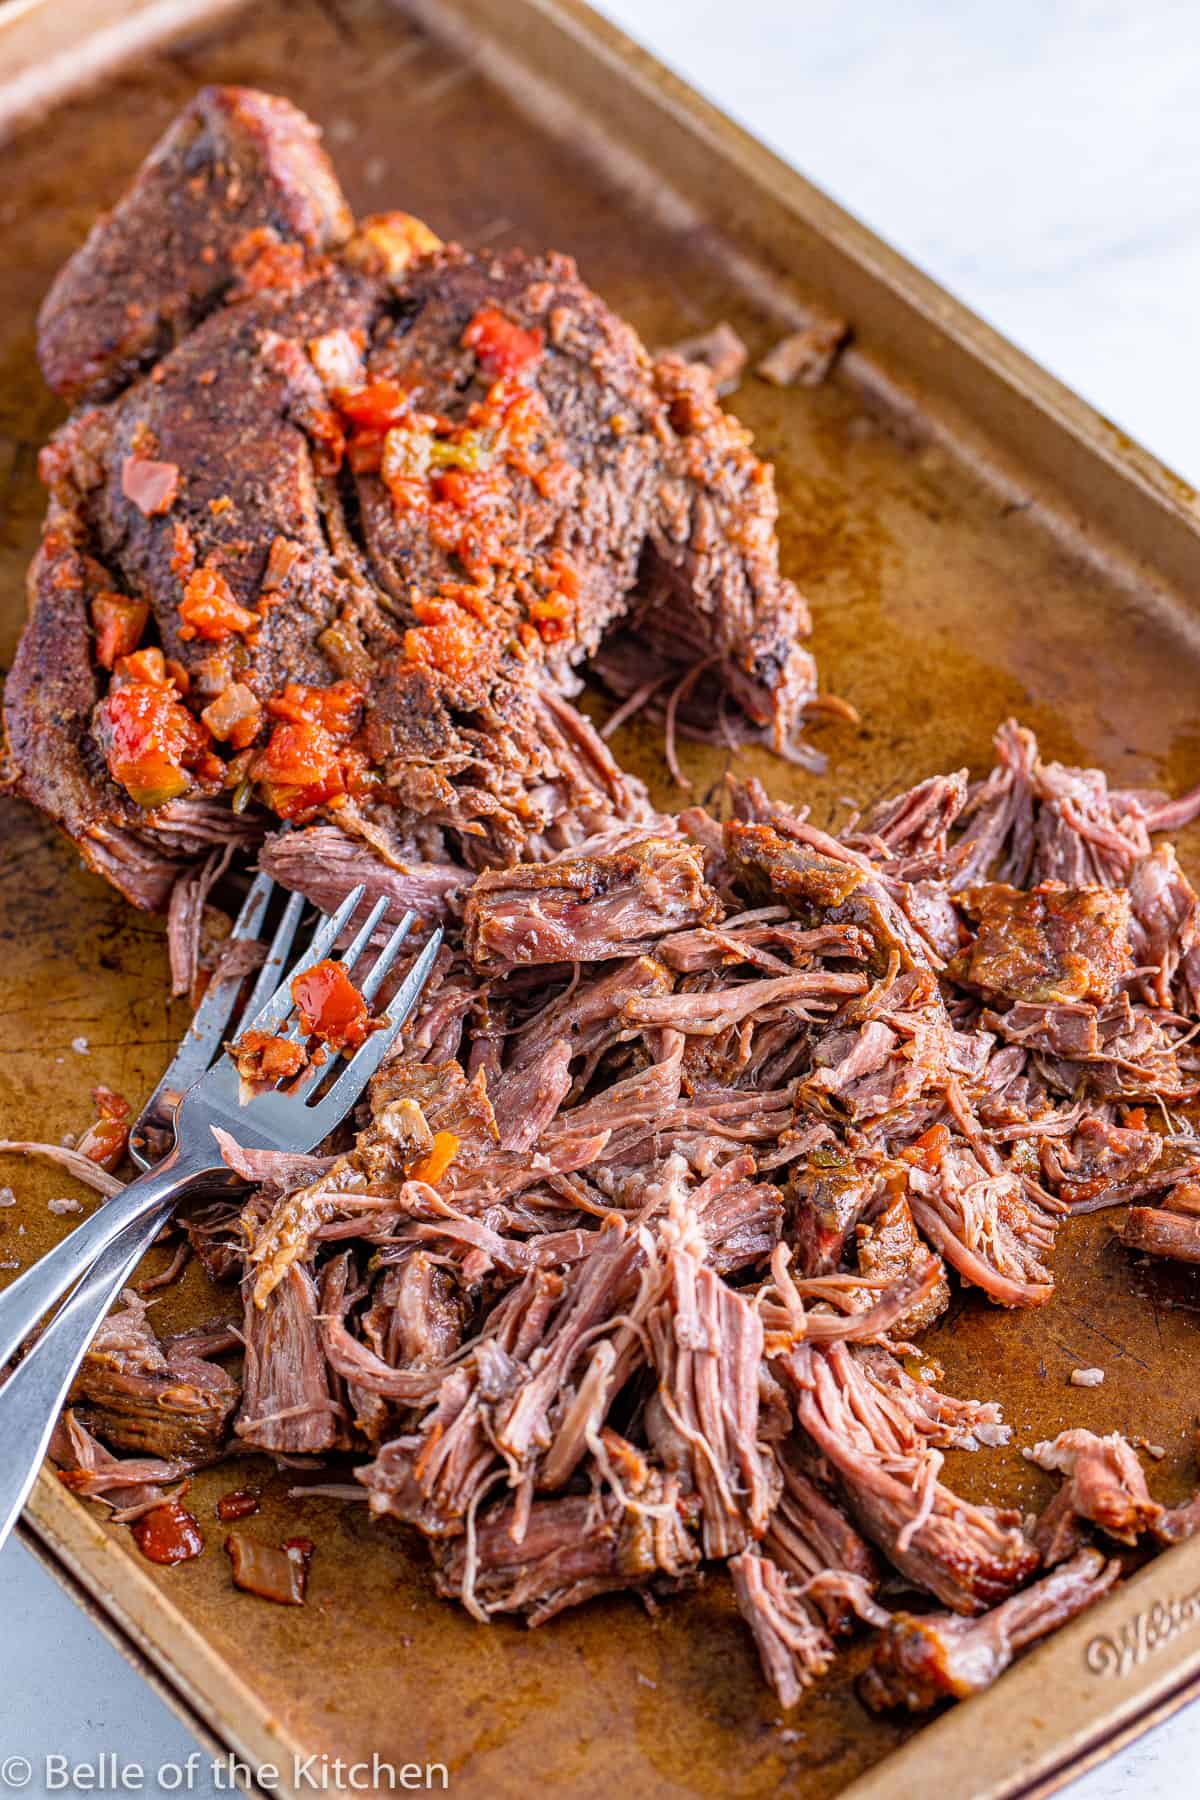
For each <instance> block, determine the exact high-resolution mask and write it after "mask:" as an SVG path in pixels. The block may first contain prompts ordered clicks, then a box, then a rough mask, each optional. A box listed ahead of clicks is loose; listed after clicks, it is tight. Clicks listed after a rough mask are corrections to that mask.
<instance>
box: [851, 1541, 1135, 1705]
mask: <svg viewBox="0 0 1200 1800" xmlns="http://www.w3.org/2000/svg"><path fill="white" fill-rule="evenodd" d="M1120 1574H1121V1565H1120V1563H1119V1562H1116V1561H1112V1562H1106V1561H1105V1560H1104V1558H1103V1557H1102V1556H1101V1555H1100V1553H1099V1551H1096V1550H1080V1551H1079V1552H1078V1554H1077V1555H1075V1556H1074V1557H1072V1559H1071V1561H1070V1562H1065V1563H1063V1564H1061V1565H1060V1567H1058V1568H1057V1569H1055V1570H1053V1572H1052V1573H1051V1574H1049V1575H1045V1576H1043V1577H1042V1579H1041V1580H1040V1581H1035V1582H1034V1583H1033V1585H1032V1587H1028V1588H1026V1589H1025V1590H1024V1592H1023V1593H1020V1594H1014V1595H1013V1596H1012V1598H1011V1599H1010V1600H1005V1601H1004V1602H1003V1603H1002V1604H1001V1605H1000V1606H996V1607H993V1608H992V1610H991V1611H990V1612H986V1613H984V1615H983V1617H982V1618H978V1619H962V1618H958V1617H956V1615H955V1614H954V1613H924V1614H922V1615H921V1616H919V1617H916V1616H914V1615H913V1614H912V1613H906V1612H902V1613H897V1614H896V1615H895V1616H894V1618H893V1619H892V1620H891V1622H890V1624H888V1625H887V1627H886V1628H885V1630H884V1631H883V1633H882V1634H881V1636H880V1637H879V1639H878V1641H877V1643H876V1646H875V1651H874V1655H873V1657H872V1660H871V1666H870V1668H869V1669H868V1670H867V1672H866V1674H865V1675H864V1676H863V1678H862V1681H861V1683H860V1687H859V1692H860V1693H861V1695H862V1697H863V1699H864V1700H865V1702H866V1704H867V1705H868V1706H869V1707H870V1708H871V1709H872V1711H874V1712H883V1711H885V1710H886V1709H888V1708H892V1707H905V1708H907V1709H908V1711H909V1712H924V1711H926V1710H927V1709H928V1708H929V1707H931V1706H936V1705H937V1704H938V1702H939V1701H941V1700H965V1699H966V1698H967V1696H968V1695H969V1694H978V1693H980V1692H981V1691H982V1690H983V1689H984V1688H986V1687H990V1686H991V1684H992V1682H993V1681H995V1679H996V1677H997V1676H998V1675H1002V1674H1003V1673H1004V1670H1005V1669H1006V1668H1007V1667H1008V1665H1009V1663H1010V1662H1011V1661H1012V1659H1013V1657H1014V1656H1015V1655H1016V1653H1017V1652H1018V1651H1019V1650H1023V1649H1024V1648H1025V1646H1026V1645H1027V1644H1032V1643H1033V1642H1034V1641H1035V1640H1036V1639H1037V1638H1040V1637H1045V1636H1046V1634H1047V1633H1048V1632H1051V1631H1056V1630H1057V1629H1058V1627H1059V1626H1060V1625H1065V1624H1066V1622H1067V1620H1068V1619H1073V1618H1074V1617H1075V1616H1076V1614H1077V1613H1081V1612H1083V1611H1084V1610H1085V1608H1087V1607H1089V1606H1091V1605H1093V1604H1094V1603H1095V1602H1096V1601H1097V1600H1099V1599H1101V1598H1102V1596H1103V1595H1104V1594H1106V1593H1108V1591H1109V1589H1110V1588H1111V1587H1112V1586H1113V1584H1114V1583H1115V1582H1116V1581H1117V1580H1119V1578H1120Z"/></svg>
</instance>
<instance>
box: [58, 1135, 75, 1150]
mask: <svg viewBox="0 0 1200 1800" xmlns="http://www.w3.org/2000/svg"><path fill="white" fill-rule="evenodd" d="M58 1141H59V1143H60V1144H61V1145H62V1147H63V1149H64V1150H73V1149H74V1148H75V1146H76V1144H77V1143H78V1142H79V1139H78V1137H77V1136H76V1134H75V1132H73V1131H64V1132H63V1134H62V1136H61V1137H60V1138H59V1140H58Z"/></svg>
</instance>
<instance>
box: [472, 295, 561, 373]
mask: <svg viewBox="0 0 1200 1800" xmlns="http://www.w3.org/2000/svg"><path fill="white" fill-rule="evenodd" d="M462 341H463V345H464V348H466V349H467V350H474V352H475V355H476V356H477V357H478V359H479V362H480V364H481V366H482V367H483V368H484V369H486V370H487V372H488V374H489V375H498V376H501V377H503V376H506V375H512V376H517V375H523V374H524V373H525V372H526V371H527V370H528V369H529V368H531V367H532V365H533V364H534V363H536V362H537V361H538V359H539V357H540V356H541V354H542V351H543V349H544V347H545V343H546V334H545V332H544V331H542V329H541V327H540V326H538V327H536V328H535V329H534V330H533V331H526V330H525V328H524V327H523V326H521V325H514V324H513V322H512V320H511V319H508V318H506V317H505V315H504V314H503V313H502V312H501V311H500V309H499V307H496V306H485V307H482V308H481V309H480V311H479V312H477V313H476V314H475V317H474V318H473V319H472V320H471V322H470V324H469V325H468V326H467V329H466V330H465V331H464V332H463V335H462Z"/></svg>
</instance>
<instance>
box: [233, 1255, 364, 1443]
mask: <svg viewBox="0 0 1200 1800" xmlns="http://www.w3.org/2000/svg"><path fill="white" fill-rule="evenodd" d="M247 1288H248V1291H247V1293H246V1297H245V1313H244V1321H243V1328H242V1329H243V1336H244V1338H245V1344H246V1363H245V1371H244V1374H243V1384H244V1385H243V1392H242V1404H241V1409H240V1411H239V1413H238V1417H237V1423H236V1424H235V1426H234V1430H235V1432H236V1434H237V1436H238V1437H239V1438H240V1439H241V1441H242V1443H244V1444H246V1445H247V1446H251V1447H253V1448H254V1449H257V1450H270V1451H274V1452H276V1453H277V1454H279V1455H284V1456H311V1455H313V1454H315V1453H318V1452H320V1451H323V1450H330V1449H332V1448H333V1446H334V1445H335V1444H337V1443H338V1442H339V1440H340V1439H341V1437H342V1435H343V1434H342V1430H341V1422H340V1417H339V1415H340V1413H341V1407H340V1403H339V1402H338V1400H337V1399H336V1397H335V1395H334V1391H333V1388H332V1385H331V1382H330V1371H329V1366H328V1364H327V1362H326V1360H325V1356H324V1354H323V1351H322V1348H321V1338H320V1332H319V1329H318V1315H317V1289H316V1283H315V1282H314V1280H313V1278H312V1275H311V1274H310V1273H309V1271H308V1269H306V1268H305V1267H303V1266H302V1265H301V1264H300V1263H295V1264H293V1265H292V1266H290V1267H289V1268H288V1270H287V1272H286V1274H285V1275H284V1276H283V1278H282V1279H281V1281H280V1283H279V1285H278V1286H277V1287H274V1288H272V1290H271V1291H270V1293H269V1294H267V1295H266V1297H265V1299H264V1300H263V1301H262V1302H259V1301H258V1300H256V1298H255V1296H254V1294H253V1291H252V1289H251V1288H250V1285H249V1284H247Z"/></svg>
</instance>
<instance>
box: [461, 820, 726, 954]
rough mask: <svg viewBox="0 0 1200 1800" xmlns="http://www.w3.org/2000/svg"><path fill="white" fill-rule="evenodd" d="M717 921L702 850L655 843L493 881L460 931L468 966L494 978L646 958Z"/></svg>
mask: <svg viewBox="0 0 1200 1800" xmlns="http://www.w3.org/2000/svg"><path fill="white" fill-rule="evenodd" d="M720 914H721V904H720V901H719V900H718V899H717V896H716V895H715V894H714V893H713V892H712V890H711V888H709V887H708V885H707V883H706V882H705V880H704V865H703V860H702V858H701V855H700V852H699V850H698V849H697V848H696V846H695V845H694V844H689V843H686V842H677V841H672V840H670V839H666V838H657V837H648V838H643V839H642V840H641V841H640V842H637V843H634V844H631V845H630V846H629V848H628V849H623V850H618V851H615V852H613V853H611V854H608V855H599V856H586V857H585V856H570V855H568V856H565V857H559V858H555V859H554V860H553V861H552V862H548V863H541V864H537V865H534V866H529V867H521V868H516V869H505V870H503V871H499V870H497V871H495V872H494V873H493V872H487V873H485V874H483V875H481V876H480V877H479V879H478V880H477V881H476V882H475V884H474V886H473V887H472V889H471V891H470V893H469V894H468V896H467V903H466V907H465V910H464V917H463V923H464V932H465V939H466V946H467V951H468V953H469V955H470V957H471V960H472V961H473V962H474V964H475V966H476V968H478V969H480V970H483V971H485V972H492V971H501V970H506V969H509V968H512V967H515V966H517V965H522V964H528V963H561V962H601V961H604V960H605V959H607V958H612V957H622V958H624V957H627V956H631V955H640V954H642V953H643V952H645V951H648V950H652V949H653V948H654V946H655V944H656V943H657V942H658V940H659V938H661V937H662V936H663V935H664V933H666V932H668V931H674V930H676V929H678V928H679V927H681V926H688V925H698V924H705V923H708V922H709V921H710V920H712V919H715V918H719V917H720Z"/></svg>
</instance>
